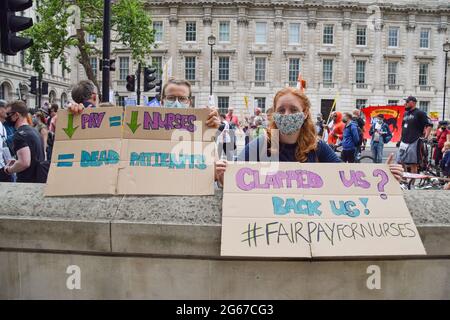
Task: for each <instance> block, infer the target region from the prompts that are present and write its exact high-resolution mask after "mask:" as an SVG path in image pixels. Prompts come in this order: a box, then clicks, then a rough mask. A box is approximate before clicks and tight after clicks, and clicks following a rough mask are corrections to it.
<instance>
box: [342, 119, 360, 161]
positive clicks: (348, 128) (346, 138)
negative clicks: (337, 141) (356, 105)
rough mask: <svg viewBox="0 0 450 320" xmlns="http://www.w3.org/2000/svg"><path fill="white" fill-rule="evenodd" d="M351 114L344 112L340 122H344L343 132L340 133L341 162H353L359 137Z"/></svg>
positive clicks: (356, 125)
mask: <svg viewBox="0 0 450 320" xmlns="http://www.w3.org/2000/svg"><path fill="white" fill-rule="evenodd" d="M352 119H353V117H352V114H351V113H349V112H345V113H344V116H343V117H342V122H343V123H344V124H345V127H344V133H343V134H342V153H341V159H342V162H348V163H355V158H356V152H357V149H358V145H359V143H360V140H361V137H360V134H359V131H358V124H357V123H356V121H354V120H352Z"/></svg>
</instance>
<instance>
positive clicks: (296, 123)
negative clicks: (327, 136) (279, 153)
mask: <svg viewBox="0 0 450 320" xmlns="http://www.w3.org/2000/svg"><path fill="white" fill-rule="evenodd" d="M305 119H306V117H305V114H304V113H303V112H297V113H292V114H280V113H274V114H273V120H274V121H275V124H276V125H277V128H278V129H279V130H280V132H281V133H282V134H285V135H291V134H294V133H296V132H297V131H299V130H300V129H301V128H302V126H303V123H304V122H305Z"/></svg>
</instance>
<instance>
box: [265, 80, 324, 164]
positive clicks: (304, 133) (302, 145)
mask: <svg viewBox="0 0 450 320" xmlns="http://www.w3.org/2000/svg"><path fill="white" fill-rule="evenodd" d="M288 94H291V95H293V96H295V97H296V98H298V99H299V100H300V101H301V103H302V106H303V113H304V114H305V117H306V119H305V122H304V123H303V126H302V127H301V129H300V134H299V135H298V138H297V142H296V143H297V148H296V150H295V159H296V160H297V161H298V162H306V160H307V159H308V153H310V152H311V151H314V150H316V149H317V133H316V128H315V127H314V123H313V120H312V117H311V103H310V101H309V99H308V97H307V96H306V95H305V94H303V93H302V92H301V91H300V90H298V89H295V88H284V89H281V90H280V91H278V92H277V94H276V95H275V97H274V99H273V110H274V112H277V102H278V100H279V99H280V98H281V97H282V96H285V95H288ZM271 129H278V128H277V126H276V124H275V121H272V122H271V123H270V124H269V130H268V132H267V136H268V140H269V142H270V140H271V132H270V131H271ZM272 145H273V144H272Z"/></svg>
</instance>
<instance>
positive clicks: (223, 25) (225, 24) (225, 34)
mask: <svg viewBox="0 0 450 320" xmlns="http://www.w3.org/2000/svg"><path fill="white" fill-rule="evenodd" d="M219 42H230V22H229V21H220V22H219Z"/></svg>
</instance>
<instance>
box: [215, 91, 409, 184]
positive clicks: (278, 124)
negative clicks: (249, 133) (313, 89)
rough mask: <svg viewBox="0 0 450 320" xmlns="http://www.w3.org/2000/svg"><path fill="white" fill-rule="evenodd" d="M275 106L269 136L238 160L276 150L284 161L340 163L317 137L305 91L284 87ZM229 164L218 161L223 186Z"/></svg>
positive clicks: (264, 157) (397, 170)
mask: <svg viewBox="0 0 450 320" xmlns="http://www.w3.org/2000/svg"><path fill="white" fill-rule="evenodd" d="M273 106H274V114H273V122H272V123H271V124H269V130H268V132H267V137H260V138H259V139H256V140H253V141H252V142H251V143H250V144H249V145H247V146H246V147H245V149H244V150H243V151H242V152H241V154H240V155H239V157H238V160H239V161H261V162H267V161H270V160H271V159H270V158H271V156H273V155H274V154H273V153H276V154H277V155H278V161H281V162H300V163H304V162H322V163H323V162H332V163H334V162H341V161H340V159H339V158H338V157H337V156H336V154H335V153H334V152H333V150H332V149H331V148H330V147H329V146H328V145H327V144H326V143H325V142H323V141H322V140H319V139H318V137H317V134H316V129H315V126H314V122H313V119H312V118H311V104H310V102H309V99H308V98H307V97H306V96H305V95H304V94H303V93H301V92H300V91H299V90H297V89H295V88H284V89H282V90H280V91H278V93H277V94H276V95H275V98H274V103H273ZM271 129H272V130H273V129H279V144H278V150H273V149H275V148H272V145H276V143H272V142H273V141H272V138H273V132H272V131H271ZM275 137H276V136H275ZM265 139H267V141H265ZM274 139H275V138H274ZM269 153H270V155H269ZM392 156H393V155H391V157H390V159H389V162H388V163H389V166H390V170H391V172H392V174H393V175H394V176H395V177H396V179H398V180H400V179H401V177H402V175H403V168H402V167H401V166H400V165H396V164H390V162H391V161H392ZM272 160H273V159H272ZM226 167H227V162H226V161H225V160H219V161H217V162H216V180H217V181H218V183H219V185H223V176H224V173H225V170H226Z"/></svg>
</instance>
